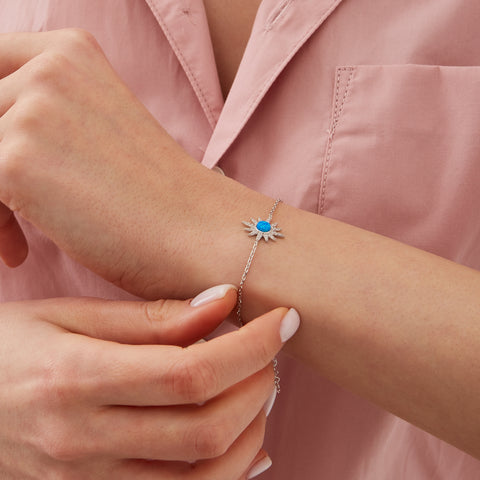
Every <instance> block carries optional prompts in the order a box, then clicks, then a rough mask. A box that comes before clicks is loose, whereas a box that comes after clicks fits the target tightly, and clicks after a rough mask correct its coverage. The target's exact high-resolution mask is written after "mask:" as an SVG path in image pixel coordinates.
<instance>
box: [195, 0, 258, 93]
mask: <svg viewBox="0 0 480 480" xmlns="http://www.w3.org/2000/svg"><path fill="white" fill-rule="evenodd" d="M203 3H204V5H205V12H206V14H207V18H208V26H209V28H210V37H211V39H212V45H213V51H214V53H215V61H216V63H217V70H218V77H219V79H220V85H221V87H222V92H223V96H224V98H226V97H227V96H228V92H229V91H230V88H231V86H232V83H233V80H234V78H235V75H236V73H237V70H238V67H239V65H240V61H241V60H242V56H243V52H244V51H245V47H246V46H247V42H248V39H249V37H250V33H251V31H252V26H253V22H254V20H255V15H256V14H257V10H258V7H259V6H260V3H261V0H248V1H245V2H235V1H232V0H227V1H225V0H203Z"/></svg>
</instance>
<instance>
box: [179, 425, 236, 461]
mask: <svg viewBox="0 0 480 480" xmlns="http://www.w3.org/2000/svg"><path fill="white" fill-rule="evenodd" d="M229 437H230V435H229V434H228V429H227V428H226V427H225V426H224V425H222V424H219V423H211V422H204V423H200V424H199V425H196V426H195V427H193V428H192V430H191V431H190V432H188V434H187V443H188V445H190V448H193V454H194V456H195V458H198V459H207V458H216V457H220V456H221V455H223V454H224V453H226V451H227V450H228V449H229V447H230V445H231V441H230V438H229Z"/></svg>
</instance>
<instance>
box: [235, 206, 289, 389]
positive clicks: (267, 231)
mask: <svg viewBox="0 0 480 480" xmlns="http://www.w3.org/2000/svg"><path fill="white" fill-rule="evenodd" d="M280 202H281V200H280V199H277V200H275V203H274V204H273V207H272V209H271V210H270V213H269V214H268V217H267V220H262V219H261V218H258V220H255V219H254V218H251V219H250V222H242V223H243V224H244V225H245V227H246V228H245V231H247V232H248V235H249V236H250V237H255V242H254V243H253V246H252V250H251V251H250V255H249V257H248V260H247V264H246V265H245V269H244V270H243V275H242V278H241V280H240V285H239V286H238V296H237V310H236V317H237V322H238V324H239V325H240V326H243V325H244V322H243V320H242V302H243V287H244V285H245V281H246V280H247V275H248V272H249V271H250V267H251V266H252V261H253V257H254V256H255V252H256V251H257V247H258V244H259V243H260V240H262V238H263V240H265V242H268V241H269V240H276V239H277V238H284V236H283V235H282V234H281V233H280V231H281V229H280V228H278V226H277V224H276V223H271V222H272V218H273V214H274V213H275V210H276V209H277V207H278V204H279V203H280ZM273 371H274V373H275V388H276V390H277V393H280V374H279V371H278V362H277V359H276V358H275V359H274V360H273Z"/></svg>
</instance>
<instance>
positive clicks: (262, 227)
mask: <svg viewBox="0 0 480 480" xmlns="http://www.w3.org/2000/svg"><path fill="white" fill-rule="evenodd" d="M242 223H243V224H244V225H245V226H246V227H247V228H245V230H246V231H247V232H248V235H249V236H250V237H256V239H255V240H256V241H259V240H261V239H262V238H263V239H264V240H265V241H266V242H268V241H269V240H276V239H277V238H283V235H282V234H281V233H280V231H281V229H280V228H278V227H277V224H276V223H270V222H267V221H266V220H262V219H260V218H259V219H258V220H255V219H254V218H251V219H250V222H242Z"/></svg>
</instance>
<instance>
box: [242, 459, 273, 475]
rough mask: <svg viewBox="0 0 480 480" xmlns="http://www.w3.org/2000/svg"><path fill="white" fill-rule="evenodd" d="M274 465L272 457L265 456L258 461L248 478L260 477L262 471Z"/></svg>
mask: <svg viewBox="0 0 480 480" xmlns="http://www.w3.org/2000/svg"><path fill="white" fill-rule="evenodd" d="M271 466H272V460H271V458H270V457H264V458H262V459H261V460H260V461H259V462H257V463H256V464H255V465H254V466H253V467H252V469H251V470H250V471H249V472H248V473H247V480H250V479H251V478H255V477H258V475H260V474H261V473H263V472H265V471H267V470H268V469H269V468H270V467H271Z"/></svg>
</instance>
